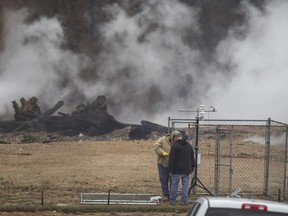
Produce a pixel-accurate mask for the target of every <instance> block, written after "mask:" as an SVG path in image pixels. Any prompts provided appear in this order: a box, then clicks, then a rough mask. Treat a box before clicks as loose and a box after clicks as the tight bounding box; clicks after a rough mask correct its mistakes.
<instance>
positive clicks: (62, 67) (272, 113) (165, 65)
mask: <svg viewBox="0 0 288 216" xmlns="http://www.w3.org/2000/svg"><path fill="white" fill-rule="evenodd" d="M242 9H243V10H244V11H246V15H247V21H248V23H245V27H247V26H248V27H249V28H248V31H246V32H245V35H242V36H241V37H239V35H238V34H237V33H238V32H239V29H236V28H235V29H231V33H230V34H229V37H228V38H225V39H224V40H223V41H221V42H220V43H219V46H218V47H217V53H216V55H215V56H216V58H215V61H214V62H211V61H209V63H208V62H205V58H203V56H201V55H202V53H201V50H197V49H196V47H197V46H195V47H194V46H193V45H191V43H190V42H188V41H189V40H190V38H189V37H190V36H192V35H194V36H195V35H197V36H200V35H201V31H200V28H199V26H198V22H199V20H198V12H199V9H196V8H192V7H189V6H187V5H185V4H183V3H180V1H178V0H157V1H156V0H149V1H148V0H147V1H145V4H143V5H141V10H139V12H138V13H137V14H134V15H131V14H129V15H128V14H127V13H126V12H125V11H124V9H123V8H121V7H120V6H119V5H118V4H114V5H112V6H110V7H107V8H106V10H107V11H108V12H109V13H110V15H111V20H110V21H109V22H107V23H105V24H104V25H103V26H101V27H100V29H99V32H100V33H101V37H102V40H101V43H102V47H103V48H104V49H103V50H101V52H100V54H99V55H98V56H97V57H93V58H92V62H93V65H94V66H95V73H97V76H95V77H97V80H90V81H89V84H88V83H85V82H84V81H83V80H81V79H80V78H79V74H80V72H81V70H83V69H84V68H86V67H87V66H88V65H89V63H90V62H89V60H88V58H87V57H85V56H83V55H80V54H76V53H72V52H71V51H68V50H66V49H63V46H62V45H63V44H65V40H64V38H65V36H64V33H63V29H62V27H61V23H60V22H59V21H58V20H57V19H56V18H52V19H50V18H49V19H48V18H45V17H42V18H40V19H39V20H37V21H34V22H32V23H27V22H25V19H26V17H27V16H28V13H27V11H26V10H20V11H17V12H7V13H6V20H5V29H4V30H5V31H4V32H5V43H4V44H5V47H4V49H3V51H2V53H1V54H0V55H1V60H0V101H1V104H0V116H2V117H3V116H4V115H6V117H7V118H8V119H11V118H13V110H12V104H11V100H19V99H20V98H21V97H24V98H26V99H28V98H30V97H32V96H37V97H38V98H39V104H40V105H41V106H42V107H45V108H47V107H48V106H52V105H54V104H55V103H56V102H57V101H58V100H60V99H63V100H64V102H65V105H66V107H65V108H63V109H66V110H67V111H68V112H70V111H71V110H73V109H74V107H71V106H70V107H69V105H70V102H72V104H73V105H74V106H76V105H78V104H79V103H80V102H81V103H82V102H85V100H86V102H91V100H93V99H94V98H95V97H96V96H98V95H100V94H103V95H106V96H107V97H108V100H109V102H110V104H108V112H110V113H112V115H113V116H114V117H115V118H116V119H118V120H120V121H122V122H131V123H138V122H140V121H141V120H143V119H144V120H150V121H153V122H156V123H160V124H167V118H168V117H169V116H170V117H173V118H194V116H195V114H194V113H181V112H179V111H178V109H180V108H191V109H194V108H197V107H199V106H200V105H201V104H206V106H210V105H213V106H214V107H215V108H216V109H217V112H216V113H213V114H210V118H222V119H228V118H229V119H231V118H232V119H243V118H244V119H267V118H268V117H272V118H273V119H275V120H278V121H284V122H288V117H286V113H285V111H286V110H287V109H288V103H287V102H286V100H285V93H286V92H287V88H288V87H287V85H286V80H287V76H288V73H287V72H286V68H287V66H288V65H287V62H286V56H287V54H288V53H287V51H286V50H288V49H287V48H286V47H287V46H288V42H287V38H288V37H287V36H288V31H287V29H288V28H287V26H288V19H287V18H288V17H287V16H288V15H287V13H286V12H287V11H288V2H287V1H284V0H283V1H273V2H272V3H269V4H267V6H266V8H265V10H264V11H265V12H264V13H263V12H260V11H259V10H258V9H255V8H253V7H252V6H251V5H247V4H246V5H245V4H243V7H242ZM98 28H99V26H98ZM192 44H193V43H192ZM219 65H222V66H223V65H227V68H228V69H227V68H226V69H225V71H222V69H223V67H219ZM90 68H91V67H90ZM220 68H222V69H220ZM81 94H82V95H81ZM43 100H44V101H43ZM63 109H62V108H61V111H63ZM63 112H65V110H64V111H63Z"/></svg>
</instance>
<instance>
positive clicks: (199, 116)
mask: <svg viewBox="0 0 288 216" xmlns="http://www.w3.org/2000/svg"><path fill="white" fill-rule="evenodd" d="M178 111H180V112H195V113H196V116H195V120H196V121H195V146H194V149H195V161H196V163H195V170H194V176H193V178H192V180H191V184H190V187H189V194H190V192H191V190H192V189H193V188H194V187H196V186H198V187H200V188H202V189H204V190H205V191H207V192H208V193H209V194H210V195H211V196H213V194H212V193H211V192H210V191H209V190H208V188H207V187H205V185H204V184H203V183H202V182H201V180H200V179H199V177H198V165H200V159H201V154H200V153H199V124H200V121H202V120H204V118H205V115H206V113H207V114H209V113H210V112H216V109H215V108H214V107H213V106H210V107H209V108H206V106H205V105H200V107H198V108H196V109H179V110H178Z"/></svg>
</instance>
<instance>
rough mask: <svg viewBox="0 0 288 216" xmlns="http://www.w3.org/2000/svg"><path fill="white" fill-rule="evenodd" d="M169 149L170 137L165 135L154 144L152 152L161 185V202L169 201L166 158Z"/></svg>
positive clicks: (169, 178)
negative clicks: (154, 155) (155, 158)
mask: <svg viewBox="0 0 288 216" xmlns="http://www.w3.org/2000/svg"><path fill="white" fill-rule="evenodd" d="M170 148H171V135H170V134H167V135H165V136H163V137H160V138H159V139H158V140H157V141H156V143H155V147H154V150H155V152H156V154H157V165H158V173H159V180H160V184H161V189H162V193H163V199H162V200H163V201H169V197H170V186H169V183H170V182H171V177H170V175H169V169H168V156H169V152H170Z"/></svg>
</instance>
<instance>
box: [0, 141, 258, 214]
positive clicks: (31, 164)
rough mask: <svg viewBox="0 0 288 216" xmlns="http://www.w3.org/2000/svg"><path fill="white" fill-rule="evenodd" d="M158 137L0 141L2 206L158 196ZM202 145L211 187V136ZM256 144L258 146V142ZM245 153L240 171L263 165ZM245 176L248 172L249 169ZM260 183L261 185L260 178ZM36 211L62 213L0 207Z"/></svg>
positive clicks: (193, 198) (63, 204) (73, 203)
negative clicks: (85, 196)
mask: <svg viewBox="0 0 288 216" xmlns="http://www.w3.org/2000/svg"><path fill="white" fill-rule="evenodd" d="M110 138H111V137H110ZM157 138H158V137H157V136H154V137H152V138H151V139H150V140H141V141H139V140H128V139H126V138H123V139H122V138H115V137H114V138H112V139H107V140H105V138H103V139H104V140H99V139H98V140H91V139H90V140H87V139H84V138H83V139H82V138H81V137H80V138H77V139H71V140H69V139H68V140H67V139H66V140H62V141H57V142H47V143H45V142H34V143H23V142H18V141H17V139H15V140H14V141H13V142H11V143H3V144H0V161H1V163H0V170H1V172H0V189H1V190H0V206H1V207H3V206H4V207H5V206H10V207H11V206H24V207H25V206H28V207H29V206H41V205H42V206H67V207H70V206H71V207H75V206H76V207H79V206H83V205H85V204H81V203H80V194H81V193H107V192H108V191H110V192H111V193H136V194H152V195H159V196H161V189H160V184H159V180H158V172H157V164H156V154H155V152H154V150H153V148H154V143H155V141H156V139H157ZM201 145H202V146H201V152H202V156H201V160H202V161H205V163H202V164H201V170H203V169H205V170H206V171H207V172H205V173H204V175H203V173H201V172H199V175H201V179H202V181H203V180H204V182H206V183H207V182H208V184H209V186H211V187H213V182H210V181H211V180H210V179H213V172H214V155H213V150H214V141H213V140H210V141H209V140H208V142H205V143H203V144H201ZM236 147H237V146H236ZM254 148H255V149H257V151H259V147H257V146H255V147H254ZM239 152H240V153H241V154H239V156H241V155H242V154H243V152H244V149H243V147H242V144H241V145H239ZM245 152H247V153H245V157H243V158H242V159H241V157H242V156H241V157H238V159H237V160H239V164H240V165H241V166H240V165H239V166H238V167H242V166H243V170H244V169H247V168H245V167H244V165H248V164H252V163H253V164H254V167H255V166H256V165H257V166H259V167H261V168H262V167H263V163H262V162H261V161H260V160H259V161H257V160H258V159H257V158H255V155H254V154H252V153H250V152H252V151H251V149H248V150H245ZM253 152H254V151H253ZM255 152H256V151H255ZM261 152H262V151H261ZM249 154H252V157H251V158H249V157H248V156H249ZM247 155H248V156H247ZM253 157H254V158H253ZM248 160H251V161H250V162H249V161H248ZM243 161H245V162H244V163H243ZM204 166H205V167H204ZM247 175H249V176H251V174H247ZM261 175H262V174H260V175H256V173H254V178H255V179H257V178H259V176H260V177H262V176H261ZM205 178H206V179H205ZM243 178H244V177H243ZM253 181H254V180H253ZM209 182H210V183H209ZM243 182H245V181H243ZM259 186H260V187H262V182H260V184H259ZM195 199H196V196H194V195H192V196H190V201H191V202H192V201H193V200H195ZM160 205H162V206H163V205H164V207H165V205H168V204H167V203H166V204H165V203H160ZM170 207H171V206H170ZM188 208H189V207H187V210H188ZM39 214H41V215H47V216H48V215H61V213H59V212H41V213H37V212H36V213H27V212H26V213H24V212H16V213H8V212H0V216H4V215H7V216H14V215H19V216H22V215H31V216H38V215H39ZM65 215H67V214H65ZM77 215H79V213H78V214H77ZM80 215H81V214H80ZM83 215H84V214H83ZM85 215H89V214H85ZM93 215H95V214H93ZM96 215H103V216H110V215H111V216H112V215H115V216H117V215H119V216H124V215H127V216H128V215H147V216H150V215H158V216H163V215H166V216H172V215H181V216H182V215H186V213H184V212H179V211H177V210H176V211H175V212H173V211H172V212H171V211H169V212H167V213H159V212H136V213H135V212H133V213H124V212H123V213H115V212H112V213H104V212H103V213H96Z"/></svg>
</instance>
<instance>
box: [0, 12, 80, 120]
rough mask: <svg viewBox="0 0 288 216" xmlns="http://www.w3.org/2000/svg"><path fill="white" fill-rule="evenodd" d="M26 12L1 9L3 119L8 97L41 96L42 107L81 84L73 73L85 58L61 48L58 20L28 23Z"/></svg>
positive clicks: (0, 98)
mask: <svg viewBox="0 0 288 216" xmlns="http://www.w3.org/2000/svg"><path fill="white" fill-rule="evenodd" d="M28 15H29V13H28V10H26V9H21V10H19V11H14V12H13V11H6V12H5V18H6V20H5V26H4V32H5V39H4V46H5V47H4V50H3V51H2V52H1V61H0V101H1V104H0V116H7V118H9V114H10V116H11V113H12V112H13V110H11V108H12V105H11V100H14V99H15V100H19V99H20V98H21V97H24V98H27V99H29V98H30V97H32V96H37V97H41V99H44V100H45V101H43V100H40V103H41V105H42V106H43V108H44V109H45V108H47V106H53V105H54V104H55V103H56V102H57V101H58V100H60V99H64V100H65V98H66V97H69V95H70V94H71V93H72V92H73V91H75V90H77V89H78V88H80V86H81V80H80V79H78V77H77V75H78V73H79V71H80V70H81V69H82V68H83V67H84V66H85V58H82V57H80V56H79V55H76V54H73V53H72V52H70V51H65V50H64V49H62V48H61V46H62V44H63V42H64V35H63V30H62V27H61V25H60V23H59V21H58V20H57V19H56V18H51V19H48V18H46V17H42V18H40V19H39V20H37V21H35V22H33V23H28V22H26V19H27V18H28ZM83 62H84V63H83ZM75 100H76V99H75ZM9 119H11V118H9Z"/></svg>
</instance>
